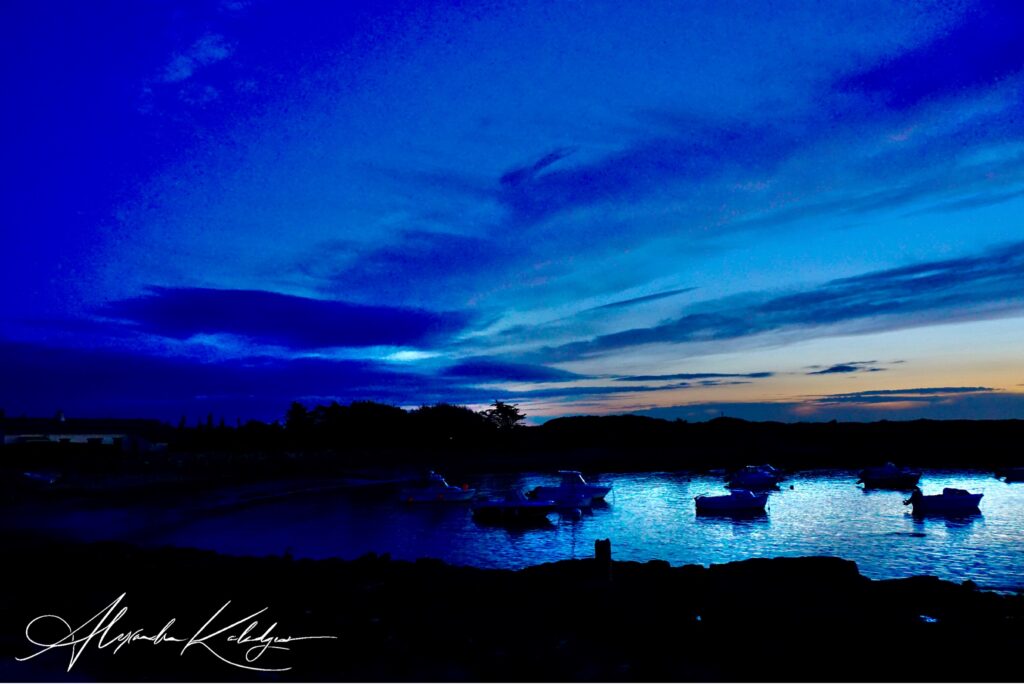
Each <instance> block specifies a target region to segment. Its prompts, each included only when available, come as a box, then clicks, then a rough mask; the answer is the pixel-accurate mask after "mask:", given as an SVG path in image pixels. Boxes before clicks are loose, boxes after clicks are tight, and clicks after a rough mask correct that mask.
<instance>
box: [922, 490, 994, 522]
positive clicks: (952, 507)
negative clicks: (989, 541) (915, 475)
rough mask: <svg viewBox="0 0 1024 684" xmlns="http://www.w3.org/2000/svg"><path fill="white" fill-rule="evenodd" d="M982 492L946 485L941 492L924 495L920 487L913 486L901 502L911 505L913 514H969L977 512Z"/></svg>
mask: <svg viewBox="0 0 1024 684" xmlns="http://www.w3.org/2000/svg"><path fill="white" fill-rule="evenodd" d="M983 496H984V494H971V493H970V492H968V491H967V490H966V489H953V488H952V487H946V488H945V489H943V490H942V494H931V495H928V496H926V495H925V494H924V493H922V492H921V488H920V487H914V491H913V492H912V493H911V495H910V498H909V499H906V500H905V501H904V502H903V505H904V506H913V507H914V515H934V514H944V515H969V514H971V513H978V512H979V510H980V509H979V508H978V504H979V503H981V497H983Z"/></svg>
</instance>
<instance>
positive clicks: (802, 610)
mask: <svg viewBox="0 0 1024 684" xmlns="http://www.w3.org/2000/svg"><path fill="white" fill-rule="evenodd" d="M254 533H258V532H254ZM4 547H5V550H6V551H7V554H6V555H7V556H8V558H9V559H10V561H9V568H10V570H11V573H12V575H13V577H12V581H13V583H12V584H11V586H13V587H17V591H12V592H9V593H8V594H7V595H6V596H4V597H3V598H2V599H0V601H2V604H3V610H2V611H0V612H2V614H3V615H4V616H5V617H4V625H3V632H2V634H0V650H2V651H3V656H4V659H5V660H6V661H7V665H5V666H4V667H3V669H2V670H0V679H5V680H6V679H26V680H32V679H51V680H63V679H65V678H66V677H67V676H68V675H67V674H66V673H65V669H66V667H67V662H66V659H65V657H64V656H63V655H60V654H57V653H52V654H51V653H47V654H45V655H44V656H42V657H40V658H37V659H35V660H34V661H31V663H32V664H31V665H29V664H28V663H25V664H24V665H25V667H21V668H19V667H17V666H19V665H23V664H21V663H17V662H16V661H13V657H16V656H23V655H24V651H25V649H26V648H27V647H28V644H27V642H26V641H25V637H24V629H25V625H26V623H27V621H28V620H30V619H31V618H32V617H34V616H35V615H38V614H42V613H52V614H57V615H67V616H77V617H78V618H80V619H81V620H84V619H86V618H88V617H89V616H91V615H93V614H94V613H95V612H96V611H97V610H99V609H100V608H102V607H103V606H106V605H107V604H108V603H110V601H111V600H112V599H113V598H114V597H116V596H117V595H119V594H121V593H123V592H126V593H127V598H126V600H127V601H130V612H129V615H130V616H131V621H132V622H133V623H145V624H147V625H152V624H156V623H158V622H159V623H160V624H163V622H166V619H167V618H166V616H174V617H176V618H177V619H178V620H179V621H180V622H181V623H183V624H184V623H188V622H190V621H191V622H195V621H197V620H199V619H200V617H201V616H202V615H203V614H204V611H209V610H211V609H213V608H214V607H216V606H218V605H221V604H222V603H223V602H224V601H225V600H231V601H233V602H235V604H236V605H238V606H239V609H240V610H241V609H242V608H243V607H253V608H254V609H258V608H262V607H264V606H267V607H268V608H269V609H270V612H271V613H272V615H273V620H275V621H279V622H280V624H281V625H283V626H285V627H286V628H287V629H286V630H285V631H292V632H293V633H305V634H329V635H335V636H338V637H339V639H337V640H334V641H329V642H326V641H325V642H315V641H313V642H309V643H308V644H296V645H295V646H294V648H293V652H292V653H291V655H292V656H293V660H294V663H293V666H294V669H293V670H291V671H289V672H287V673H280V674H277V675H275V678H277V679H283V680H289V679H293V680H296V681H303V680H315V681H327V680H343V681H405V680H413V681H462V680H469V681H505V680H521V681H543V680H547V681H552V680H562V681H576V680H661V681H669V680H676V681H692V680H698V681H744V680H751V679H754V680H760V681H776V680H778V681H805V680H807V681H812V680H813V681H838V680H845V679H850V680H854V681H894V680H908V681H914V680H922V679H923V680H930V681H947V680H950V679H953V680H961V681H979V680H981V681H1012V680H1014V679H1019V670H1018V669H1017V668H1015V667H1012V666H1011V660H1012V658H1010V657H1009V656H1010V654H1011V653H1013V652H1015V651H1014V649H1016V648H1019V644H1020V643H1022V641H1024V595H1020V594H1018V595H1005V594H998V593H994V592H989V591H981V590H978V589H977V588H976V587H975V586H973V585H972V583H970V582H965V583H963V584H955V583H952V582H948V581H943V580H938V579H936V578H934V577H928V576H919V577H911V578H905V579H897V580H871V579H868V578H866V577H864V576H862V575H861V574H860V573H859V571H858V569H857V566H856V564H855V563H853V562H852V561H846V560H842V559H839V558H834V557H793V558H775V559H750V560H744V561H738V562H733V563H726V564H722V565H712V566H710V567H704V566H698V565H684V566H676V567H673V566H670V565H669V564H668V563H667V562H665V561H649V562H646V563H639V562H633V561H614V560H613V561H611V562H607V563H606V562H602V561H598V560H594V559H582V560H565V561H559V562H555V563H546V564H542V565H535V566H530V567H527V568H524V569H521V570H487V569H479V568H473V567H468V566H452V565H448V564H446V563H443V562H441V561H438V560H431V559H421V560H418V561H398V560H392V559H391V558H390V556H387V555H384V556H377V555H373V554H371V555H367V556H364V557H361V558H359V559H356V560H351V561H344V560H300V559H292V558H290V557H287V556H285V557H280V556H268V557H252V556H249V557H241V556H226V555H221V554H218V553H216V552H212V551H198V550H194V549H181V548H170V547H164V548H140V547H136V546H132V545H129V544H126V543H120V542H97V543H66V542H60V543H57V542H54V541H52V540H46V539H41V538H34V537H29V536H26V535H5V538H4ZM612 551H613V553H614V548H613V549H612ZM161 620H163V622H161ZM69 621H70V622H72V623H74V620H71V619H70V617H69ZM300 646H301V648H300ZM872 653H878V654H879V657H880V658H885V659H886V661H887V662H891V663H892V665H891V666H890V667H889V668H888V669H887V668H884V667H880V665H881V663H876V662H873V660H872V658H873V656H872V655H871V654H872ZM894 653H897V654H898V653H906V654H907V657H906V658H903V659H900V658H897V659H896V660H895V661H893V654H894ZM201 655H202V654H200V653H198V652H196V653H194V654H193V653H191V652H190V653H189V654H186V655H183V656H178V655H176V654H172V653H171V652H170V651H167V650H161V649H158V648H155V647H150V648H146V647H145V646H144V645H138V646H136V645H135V644H132V645H131V648H126V649H125V650H124V651H122V652H119V653H118V654H117V655H111V654H110V653H109V652H90V653H88V654H87V655H86V656H84V657H83V658H82V660H81V661H80V663H79V664H77V665H76V668H75V671H74V672H73V673H72V674H77V675H78V676H79V677H81V676H85V677H87V678H90V679H92V678H95V679H101V680H109V681H122V680H131V679H135V680H153V679H167V680H181V681H194V680H228V681H250V680H252V679H265V678H266V674H265V673H264V674H260V673H252V672H247V671H245V670H241V669H238V668H234V667H230V666H227V665H225V664H224V663H222V662H220V661H218V660H217V659H215V658H210V657H200V656H201ZM836 668H838V669H836Z"/></svg>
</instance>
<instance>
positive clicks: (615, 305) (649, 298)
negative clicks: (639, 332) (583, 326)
mask: <svg viewBox="0 0 1024 684" xmlns="http://www.w3.org/2000/svg"><path fill="white" fill-rule="evenodd" d="M696 289H697V288H696V287H683V288H680V289H678V290H666V291H665V292H657V293H655V294H649V295H644V296H643V297H633V298H632V299H623V300H621V301H618V302H611V303H610V304H602V305H601V306H595V307H593V308H591V309H587V311H599V310H601V309H621V308H623V307H627V306H633V305H635V304H645V303H647V302H653V301H656V300H658V299H665V298H666V297H674V296H676V295H678V294H683V293H684V292H692V291H694V290H696Z"/></svg>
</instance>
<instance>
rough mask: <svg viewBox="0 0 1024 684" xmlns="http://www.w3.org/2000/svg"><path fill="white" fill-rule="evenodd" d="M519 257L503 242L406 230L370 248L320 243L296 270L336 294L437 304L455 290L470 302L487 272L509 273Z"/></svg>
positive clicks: (477, 237) (321, 288)
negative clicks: (470, 295) (472, 293)
mask: <svg viewBox="0 0 1024 684" xmlns="http://www.w3.org/2000/svg"><path fill="white" fill-rule="evenodd" d="M519 251H520V252H521V251H522V250H521V249H520V250H519ZM516 257H517V254H516V247H515V246H514V245H512V244H511V243H507V244H506V243H505V242H504V241H502V240H491V239H487V238H485V237H480V236H474V235H454V234H451V233H440V232H433V231H428V230H405V231H401V232H400V233H399V234H397V235H394V236H392V238H391V240H390V241H389V242H388V243H385V244H377V245H373V246H369V247H364V246H359V245H355V244H354V243H351V242H346V243H324V244H321V245H317V246H316V248H315V249H314V250H313V251H312V252H311V253H310V255H309V256H308V257H306V258H304V259H302V260H301V261H300V262H299V263H298V264H295V265H294V267H295V268H297V269H298V271H299V272H300V273H302V274H303V275H305V276H307V277H311V278H313V279H314V281H315V282H316V286H317V287H318V289H319V290H320V291H321V292H324V293H326V294H329V295H332V296H333V295H338V296H343V295H344V294H345V293H352V292H356V293H362V294H364V295H367V296H372V298H373V299H374V300H376V301H393V300H397V301H403V302H409V301H422V302H436V301H439V300H445V299H446V298H448V297H449V296H450V294H451V293H453V292H455V293H463V296H462V299H465V298H466V297H465V295H464V293H466V292H470V291H472V290H473V289H474V288H475V287H476V286H477V284H478V283H479V282H480V281H481V279H483V278H486V277H487V274H492V277H493V274H496V273H499V272H502V271H504V270H505V269H507V268H508V264H509V262H510V261H511V260H512V259H514V258H516Z"/></svg>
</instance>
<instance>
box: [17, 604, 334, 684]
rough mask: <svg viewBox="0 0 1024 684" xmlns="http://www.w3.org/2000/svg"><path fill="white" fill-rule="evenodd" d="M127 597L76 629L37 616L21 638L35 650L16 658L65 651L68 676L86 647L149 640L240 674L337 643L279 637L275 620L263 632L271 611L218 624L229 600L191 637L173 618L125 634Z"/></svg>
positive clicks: (279, 669) (115, 649)
mask: <svg viewBox="0 0 1024 684" xmlns="http://www.w3.org/2000/svg"><path fill="white" fill-rule="evenodd" d="M126 593H127V592H126ZM126 593H124V594H121V595H120V596H118V597H117V598H116V599H114V601H113V603H111V604H110V605H109V606H107V607H106V608H104V609H103V610H101V611H100V612H98V613H96V615H94V616H92V617H91V618H89V619H88V620H86V621H85V622H84V623H82V624H81V625H79V626H78V627H74V628H72V626H71V624H70V623H69V622H68V621H67V620H65V619H64V618H62V617H60V616H58V615H40V616H39V617H37V618H34V619H33V620H31V621H30V622H29V623H28V625H26V626H25V638H27V639H28V640H29V642H30V643H31V644H32V645H33V646H38V647H39V650H38V651H36V652H35V653H32V654H30V655H27V656H25V657H23V658H18V659H17V660H18V661H19V662H24V661H26V660H31V659H32V658H35V657H37V656H41V655H42V654H44V653H48V652H49V651H53V650H55V649H60V648H67V649H69V653H70V659H69V662H68V672H70V671H71V668H73V667H74V666H75V663H77V662H78V659H79V658H81V657H82V654H83V653H84V652H85V650H86V649H87V648H88V647H89V646H95V647H96V648H97V649H100V650H102V649H112V652H113V653H115V654H116V653H118V652H120V650H121V649H122V648H124V647H125V646H127V645H128V644H132V643H136V642H149V643H151V644H152V645H154V646H156V645H160V644H174V645H177V644H184V645H183V646H182V647H181V651H180V652H179V655H184V653H185V652H186V651H188V650H189V649H193V648H194V649H198V650H204V649H205V650H206V651H207V652H208V653H210V654H211V655H213V656H214V657H216V658H218V659H219V660H222V661H223V662H225V663H227V664H228V665H233V666H234V667H240V668H242V669H244V670H255V671H257V672H287V671H288V670H290V669H291V667H277V668H274V667H260V666H259V665H258V664H257V663H259V661H260V659H261V658H263V657H264V656H265V655H266V654H267V653H268V652H269V651H290V650H291V649H290V648H289V646H288V644H291V643H294V642H296V641H309V640H313V639H337V637H335V636H278V635H277V634H276V633H275V632H276V631H277V629H278V626H277V623H276V622H274V623H271V624H270V625H269V626H267V627H266V628H265V629H264V628H262V627H261V625H260V622H259V620H256V619H255V618H256V617H257V616H259V615H262V614H263V613H265V612H266V611H267V610H269V608H263V609H261V610H257V611H256V612H255V613H252V614H250V615H247V616H246V617H243V618H242V619H240V620H235V621H234V622H231V623H230V624H226V625H224V626H220V625H221V624H222V623H224V622H227V620H229V619H230V618H228V617H227V616H226V613H225V611H227V608H228V606H229V605H231V601H228V602H227V603H225V604H224V605H223V606H221V607H220V608H219V609H217V612H215V613H214V614H213V615H212V616H211V617H210V619H209V620H207V621H206V622H205V623H203V626H202V627H200V628H199V629H198V630H197V631H196V632H195V633H193V634H192V636H190V637H185V636H183V634H186V633H187V632H183V631H179V632H178V633H177V635H175V633H174V632H173V629H174V627H175V622H177V618H171V619H170V620H168V621H167V623H166V624H165V625H164V626H163V627H162V628H161V629H160V630H159V631H157V632H153V633H146V632H145V631H144V630H143V629H141V628H139V629H131V630H125V627H124V626H123V625H119V626H118V627H117V629H115V625H118V623H119V622H120V621H121V619H122V618H123V617H124V616H125V613H127V612H128V607H127V606H125V605H122V603H123V602H124V598H125V596H126ZM222 616H223V617H222ZM55 623H56V633H57V634H58V635H60V637H59V638H58V639H57V640H55V641H54V640H52V639H49V638H47V639H44V638H43V637H41V636H40V634H41V633H43V632H44V629H45V633H47V634H52V633H53V632H54V629H55V627H54V625H55ZM261 629H262V631H261ZM118 630H122V631H118Z"/></svg>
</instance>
